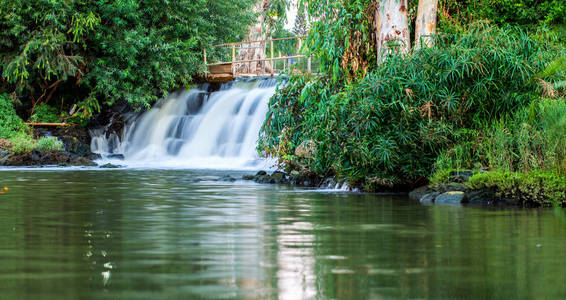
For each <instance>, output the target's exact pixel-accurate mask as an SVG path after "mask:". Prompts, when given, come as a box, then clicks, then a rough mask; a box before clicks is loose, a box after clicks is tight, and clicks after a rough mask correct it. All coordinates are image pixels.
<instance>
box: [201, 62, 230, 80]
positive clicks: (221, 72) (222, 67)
mask: <svg viewBox="0 0 566 300" xmlns="http://www.w3.org/2000/svg"><path fill="white" fill-rule="evenodd" d="M206 80H207V81H208V82H228V81H232V80H234V73H233V72H232V63H224V64H215V65H210V66H208V74H206Z"/></svg>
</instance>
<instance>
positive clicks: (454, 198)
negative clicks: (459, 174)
mask: <svg viewBox="0 0 566 300" xmlns="http://www.w3.org/2000/svg"><path fill="white" fill-rule="evenodd" d="M465 199H466V193H464V192H458V191H453V192H446V193H444V194H440V195H438V196H437V197H436V198H435V199H434V204H461V203H464V202H465Z"/></svg>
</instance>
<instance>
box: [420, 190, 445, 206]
mask: <svg viewBox="0 0 566 300" xmlns="http://www.w3.org/2000/svg"><path fill="white" fill-rule="evenodd" d="M438 195H440V193H439V192H432V193H429V194H425V195H423V196H422V197H421V198H419V202H420V203H422V204H432V203H434V200H435V199H436V197H438Z"/></svg>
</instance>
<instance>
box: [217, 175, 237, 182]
mask: <svg viewBox="0 0 566 300" xmlns="http://www.w3.org/2000/svg"><path fill="white" fill-rule="evenodd" d="M218 181H223V182H234V181H236V178H234V177H232V176H230V175H224V176H222V177H220V178H219V179H218Z"/></svg>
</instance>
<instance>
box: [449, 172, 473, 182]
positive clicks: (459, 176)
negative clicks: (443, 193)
mask: <svg viewBox="0 0 566 300" xmlns="http://www.w3.org/2000/svg"><path fill="white" fill-rule="evenodd" d="M449 176H450V177H449V180H450V182H457V183H464V182H468V180H470V178H471V177H472V176H474V172H472V171H452V172H450V174H449Z"/></svg>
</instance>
